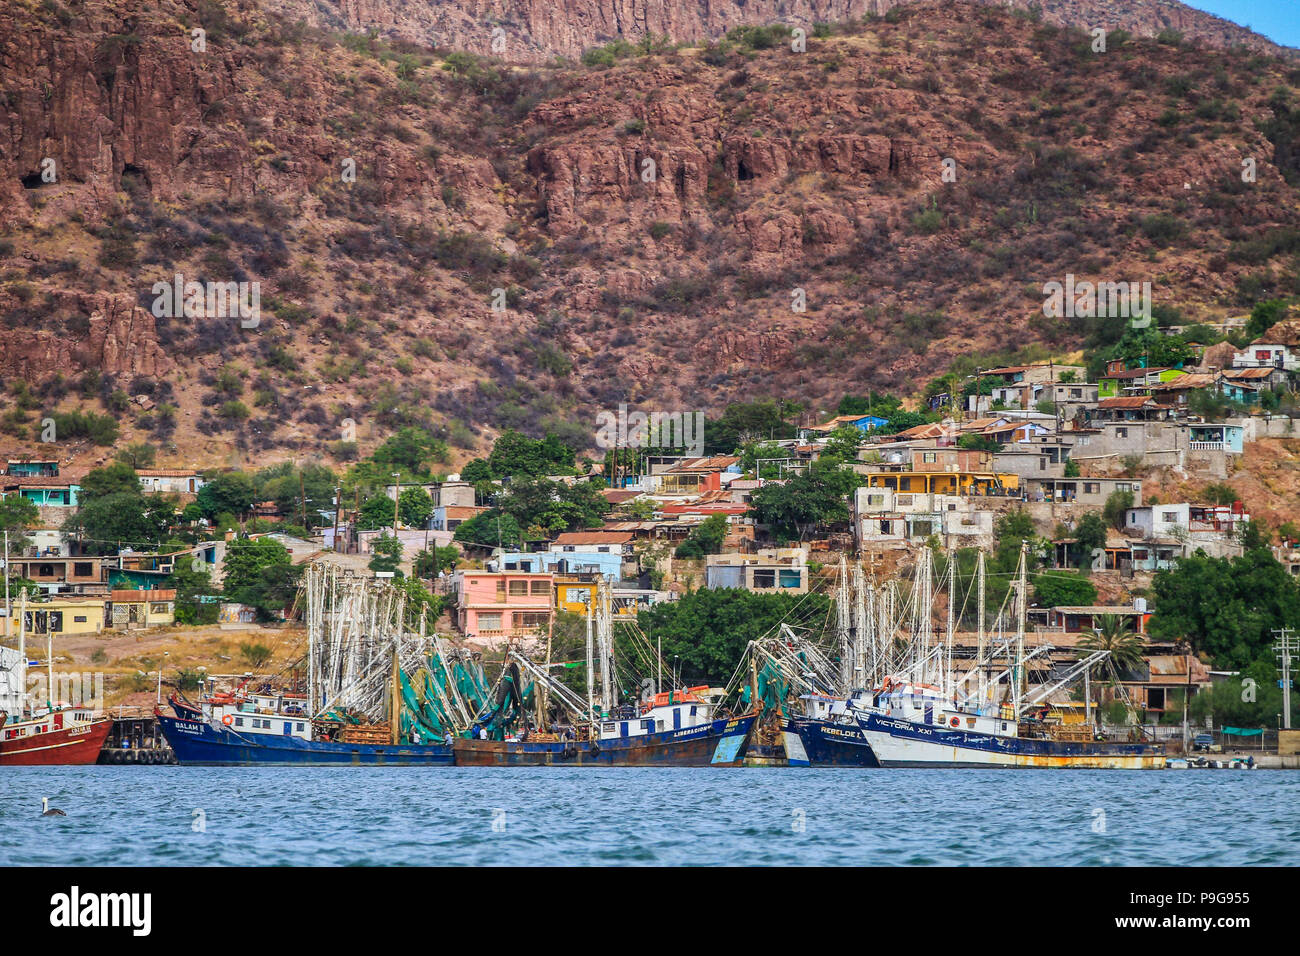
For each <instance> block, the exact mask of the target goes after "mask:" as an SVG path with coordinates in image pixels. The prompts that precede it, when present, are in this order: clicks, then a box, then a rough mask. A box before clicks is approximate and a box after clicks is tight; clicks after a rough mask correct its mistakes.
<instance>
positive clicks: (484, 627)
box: [478, 614, 501, 631]
mask: <svg viewBox="0 0 1300 956" xmlns="http://www.w3.org/2000/svg"><path fill="white" fill-rule="evenodd" d="M478 629H479V630H480V631H499V630H501V615H500V614H480V615H479V616H478Z"/></svg>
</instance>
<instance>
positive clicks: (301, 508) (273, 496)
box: [253, 462, 338, 528]
mask: <svg viewBox="0 0 1300 956" xmlns="http://www.w3.org/2000/svg"><path fill="white" fill-rule="evenodd" d="M253 481H254V485H255V494H256V500H258V501H274V502H275V506H276V507H277V508H278V509H279V510H280V513H281V514H285V515H294V516H298V515H304V516H305V518H306V521H307V526H308V527H309V528H318V527H321V526H323V525H327V524H330V523H331V522H332V520H333V519H332V515H333V513H334V495H335V491H336V489H337V488H338V476H336V475H335V474H334V472H333V471H331V470H330V469H329V468H327V467H325V466H324V465H317V464H309V465H303V466H302V467H301V468H298V467H295V466H294V464H293V463H292V462H282V463H280V464H278V465H272V466H271V467H270V468H263V469H262V470H261V471H259V472H258V473H257V474H256V475H254V476H253ZM325 515H330V516H331V517H330V518H326V517H325Z"/></svg>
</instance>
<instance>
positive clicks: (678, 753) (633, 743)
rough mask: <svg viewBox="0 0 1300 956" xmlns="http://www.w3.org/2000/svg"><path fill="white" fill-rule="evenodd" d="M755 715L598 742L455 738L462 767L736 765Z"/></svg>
mask: <svg viewBox="0 0 1300 956" xmlns="http://www.w3.org/2000/svg"><path fill="white" fill-rule="evenodd" d="M753 725H754V717H753V716H752V715H751V716H747V717H734V718H732V719H730V720H714V721H711V722H710V723H708V724H701V725H700V726H699V727H689V728H686V729H683V730H664V731H659V732H657V733H651V734H646V735H644V736H641V737H620V738H613V739H610V740H602V741H599V742H597V743H598V746H596V747H593V746H592V742H590V741H562V740H561V741H550V740H539V741H532V740H524V741H514V740H466V739H464V738H457V739H456V741H455V744H454V746H455V749H456V765H457V766H461V767H545V766H557V767H592V766H596V767H739V766H741V765H742V763H743V761H744V756H745V742H746V740H747V738H748V737H749V731H750V729H751V728H752V727H753Z"/></svg>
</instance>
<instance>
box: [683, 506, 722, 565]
mask: <svg viewBox="0 0 1300 956" xmlns="http://www.w3.org/2000/svg"><path fill="white" fill-rule="evenodd" d="M726 537H727V516H726V515H724V514H716V515H709V516H708V517H707V518H705V519H704V521H702V522H701V523H700V524H699V526H698V527H696V528H694V529H692V531H691V533H690V536H689V537H687V539H686V540H685V541H683V542H682V543H681V544H680V545H678V546H677V551H676V556H677V557H679V558H702V557H704V555H706V554H717V553H718V552H719V551H721V550H722V542H723V540H724V539H725V538H726Z"/></svg>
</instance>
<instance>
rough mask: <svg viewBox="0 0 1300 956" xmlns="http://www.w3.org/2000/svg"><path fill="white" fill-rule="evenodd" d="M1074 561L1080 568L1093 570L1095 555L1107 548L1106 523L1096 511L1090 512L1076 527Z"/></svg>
mask: <svg viewBox="0 0 1300 956" xmlns="http://www.w3.org/2000/svg"><path fill="white" fill-rule="evenodd" d="M1074 541H1075V544H1074V549H1073V551H1074V559H1075V561H1076V562H1077V563H1078V566H1079V567H1080V568H1085V569H1087V568H1091V567H1092V562H1093V555H1094V554H1095V553H1096V552H1097V551H1098V550H1099V549H1101V550H1104V549H1105V547H1106V522H1104V521H1103V520H1102V519H1101V515H1099V514H1098V513H1097V512H1095V511H1089V512H1088V513H1087V514H1086V515H1084V516H1083V517H1082V518H1080V519H1079V523H1078V524H1077V525H1075V526H1074Z"/></svg>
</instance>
